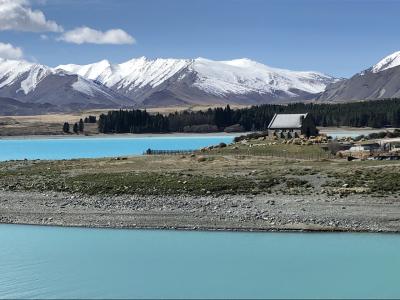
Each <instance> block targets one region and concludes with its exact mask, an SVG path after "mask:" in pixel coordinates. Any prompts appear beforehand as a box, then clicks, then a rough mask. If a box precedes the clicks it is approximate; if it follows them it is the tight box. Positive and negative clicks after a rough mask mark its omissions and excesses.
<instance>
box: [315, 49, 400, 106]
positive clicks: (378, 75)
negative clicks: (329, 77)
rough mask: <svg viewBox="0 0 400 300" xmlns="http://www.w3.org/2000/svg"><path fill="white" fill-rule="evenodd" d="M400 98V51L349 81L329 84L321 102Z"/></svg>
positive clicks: (319, 98)
mask: <svg viewBox="0 0 400 300" xmlns="http://www.w3.org/2000/svg"><path fill="white" fill-rule="evenodd" d="M398 97H400V51H398V52H395V53H392V54H390V55H388V56H386V57H385V58H383V59H382V60H380V61H379V62H378V63H376V64H375V65H373V66H372V67H370V68H368V69H366V70H364V71H362V72H360V73H357V74H355V75H354V76H352V77H351V78H349V79H345V80H341V81H339V82H336V83H333V84H330V85H328V86H327V87H326V90H325V91H324V92H323V93H322V94H321V95H320V96H318V97H317V100H321V101H326V100H328V101H355V100H375V99H387V98H398Z"/></svg>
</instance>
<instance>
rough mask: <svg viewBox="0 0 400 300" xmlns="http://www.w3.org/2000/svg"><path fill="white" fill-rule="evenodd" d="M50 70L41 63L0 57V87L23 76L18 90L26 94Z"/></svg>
mask: <svg viewBox="0 0 400 300" xmlns="http://www.w3.org/2000/svg"><path fill="white" fill-rule="evenodd" d="M51 72H52V71H51V69H50V68H48V67H46V66H43V65H39V64H33V63H29V62H26V61H19V60H9V59H0V88H2V87H5V86H10V85H13V84H15V83H17V82H18V81H20V80H21V78H24V79H23V80H22V81H21V83H20V90H21V91H23V92H24V93H25V95H26V94H28V93H29V92H31V91H32V90H34V89H35V87H36V85H37V84H38V83H39V82H40V81H41V80H42V79H43V78H44V77H46V76H47V75H49V74H50V73H51Z"/></svg>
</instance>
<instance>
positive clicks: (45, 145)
mask: <svg viewBox="0 0 400 300" xmlns="http://www.w3.org/2000/svg"><path fill="white" fill-rule="evenodd" d="M233 138H234V136H233V135H221V136H204V135H203V136H201V135H197V136H196V135H191V136H178V137H177V136H147V137H124V138H119V137H104V138H103V137H102V138H53V139H42V138H38V139H36V138H34V139H3V140H0V161H4V160H12V159H73V158H99V157H113V156H114V157H115V156H127V155H141V154H143V152H144V151H146V150H147V149H149V148H150V149H153V150H194V149H200V148H203V147H206V146H211V145H217V144H219V143H220V142H224V143H231V142H232V141H233Z"/></svg>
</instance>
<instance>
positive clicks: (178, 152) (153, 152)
mask: <svg viewBox="0 0 400 300" xmlns="http://www.w3.org/2000/svg"><path fill="white" fill-rule="evenodd" d="M197 151H198V150H153V149H147V150H146V151H145V152H143V155H182V154H192V153H195V152H197Z"/></svg>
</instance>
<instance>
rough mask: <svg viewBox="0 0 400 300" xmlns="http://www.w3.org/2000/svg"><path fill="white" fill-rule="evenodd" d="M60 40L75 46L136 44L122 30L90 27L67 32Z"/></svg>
mask: <svg viewBox="0 0 400 300" xmlns="http://www.w3.org/2000/svg"><path fill="white" fill-rule="evenodd" d="M58 40H61V41H65V42H68V43H74V44H84V43H90V44H113V45H123V44H134V43H135V42H136V41H135V39H134V38H133V37H132V36H131V35H129V34H128V33H126V32H125V31H124V30H122V29H110V30H107V31H99V30H95V29H92V28H89V27H78V28H75V29H73V30H70V31H67V32H65V33H64V34H63V35H62V36H61V37H60V38H58Z"/></svg>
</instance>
